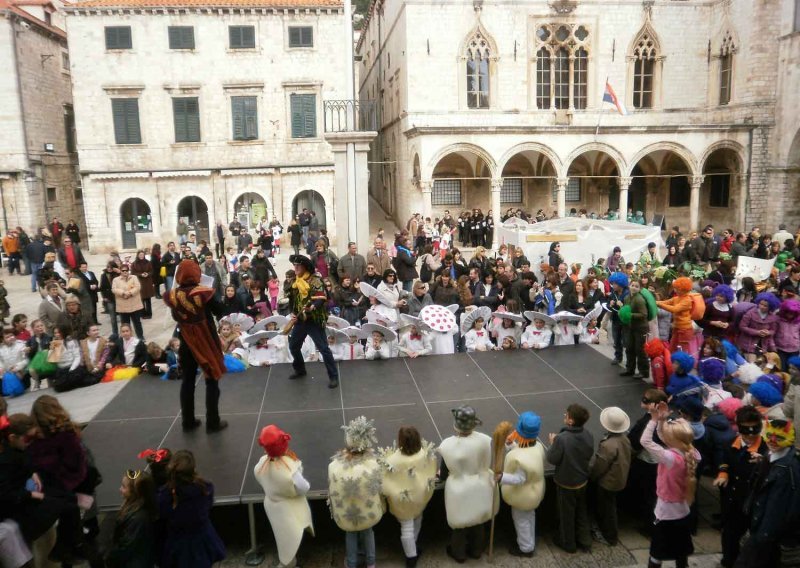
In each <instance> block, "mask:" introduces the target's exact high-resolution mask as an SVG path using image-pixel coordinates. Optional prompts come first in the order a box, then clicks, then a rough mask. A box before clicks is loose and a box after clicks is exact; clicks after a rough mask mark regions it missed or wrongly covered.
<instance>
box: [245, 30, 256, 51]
mask: <svg viewBox="0 0 800 568" xmlns="http://www.w3.org/2000/svg"><path fill="white" fill-rule="evenodd" d="M255 46H256V28H255V27H254V26H244V27H243V28H242V47H255Z"/></svg>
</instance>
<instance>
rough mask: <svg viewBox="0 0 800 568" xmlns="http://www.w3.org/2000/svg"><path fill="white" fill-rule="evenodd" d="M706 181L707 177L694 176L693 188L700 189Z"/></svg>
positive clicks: (692, 179) (692, 180)
mask: <svg viewBox="0 0 800 568" xmlns="http://www.w3.org/2000/svg"><path fill="white" fill-rule="evenodd" d="M704 179H706V177H705V176H692V178H691V183H692V187H697V188H699V187H700V186H701V185H703V180H704Z"/></svg>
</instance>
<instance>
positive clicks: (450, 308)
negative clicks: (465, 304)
mask: <svg viewBox="0 0 800 568" xmlns="http://www.w3.org/2000/svg"><path fill="white" fill-rule="evenodd" d="M447 309H448V310H450V311H451V312H453V313H456V312H457V311H458V304H450V305H449V306H447Z"/></svg>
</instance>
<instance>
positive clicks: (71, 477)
mask: <svg viewBox="0 0 800 568" xmlns="http://www.w3.org/2000/svg"><path fill="white" fill-rule="evenodd" d="M28 455H29V456H30V460H31V466H32V467H33V469H34V471H36V473H38V474H39V475H40V476H41V477H42V484H43V485H44V486H45V493H47V487H48V485H50V486H52V485H55V486H56V487H59V488H61V489H63V490H66V491H72V490H73V489H75V488H76V487H77V486H78V485H80V483H81V481H83V480H84V478H85V477H86V471H87V461H86V452H85V451H84V449H83V446H81V440H80V438H79V437H78V435H77V434H76V433H75V432H57V433H55V434H53V435H51V436H48V437H46V438H37V439H36V440H34V441H33V443H32V444H31V445H30V446H28Z"/></svg>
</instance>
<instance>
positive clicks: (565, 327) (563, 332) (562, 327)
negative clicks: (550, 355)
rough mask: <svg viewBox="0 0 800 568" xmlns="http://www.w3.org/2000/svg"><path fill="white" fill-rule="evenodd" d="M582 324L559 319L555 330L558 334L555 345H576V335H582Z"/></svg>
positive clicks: (556, 334)
mask: <svg viewBox="0 0 800 568" xmlns="http://www.w3.org/2000/svg"><path fill="white" fill-rule="evenodd" d="M581 327H582V326H581V325H580V324H574V323H570V322H568V321H566V320H562V321H559V322H558V323H557V324H556V326H555V329H554V330H553V332H554V333H555V336H556V341H555V345H556V347H558V346H560V345H575V336H576V335H580V333H581Z"/></svg>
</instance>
